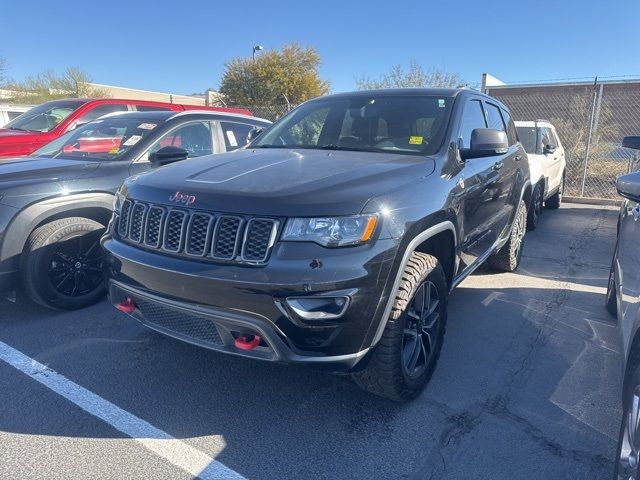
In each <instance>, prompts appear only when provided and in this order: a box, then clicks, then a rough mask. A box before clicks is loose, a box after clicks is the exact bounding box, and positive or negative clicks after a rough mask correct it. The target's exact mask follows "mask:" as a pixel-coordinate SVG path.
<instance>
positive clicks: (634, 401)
mask: <svg viewBox="0 0 640 480" xmlns="http://www.w3.org/2000/svg"><path fill="white" fill-rule="evenodd" d="M623 395H624V397H623V413H622V422H621V425H620V434H619V435H618V448H617V450H616V451H617V454H616V466H615V471H614V473H613V479H614V480H639V479H640V422H639V421H638V419H639V418H640V367H638V366H636V367H633V371H632V372H630V379H629V382H628V386H627V388H626V389H625V392H624V394H623Z"/></svg>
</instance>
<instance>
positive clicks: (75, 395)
mask: <svg viewBox="0 0 640 480" xmlns="http://www.w3.org/2000/svg"><path fill="white" fill-rule="evenodd" d="M0 360H3V361H4V362H6V363H8V364H9V365H11V366H12V367H14V368H16V369H18V370H20V371H21V372H22V373H24V374H26V375H28V376H29V377H31V378H32V379H34V380H35V381H37V382H39V383H41V384H42V385H44V386H45V387H47V388H49V389H51V390H53V391H54V392H56V393H57V394H58V395H62V396H63V397H64V398H66V399H67V400H69V401H70V402H72V403H75V404H76V405H77V406H79V407H80V408H81V409H83V410H84V411H86V412H88V413H90V414H91V415H93V416H95V417H98V418H99V419H101V420H103V421H104V422H106V423H108V424H109V425H111V426H112V427H113V428H115V429H116V430H118V431H120V432H122V433H124V434H125V435H127V436H129V437H131V438H132V439H133V440H135V441H136V442H138V443H140V444H141V445H142V446H143V447H144V448H146V449H147V450H149V451H151V452H153V453H154V454H156V455H158V456H160V457H162V458H164V459H165V460H167V461H169V462H170V463H172V464H173V465H175V466H176V467H178V468H181V469H182V470H184V471H186V472H188V473H190V474H192V475H194V476H195V477H198V478H201V479H202V480H212V479H224V480H232V479H233V480H243V479H244V477H243V476H242V475H240V474H239V473H238V472H235V471H233V470H231V469H230V468H228V467H226V466H224V465H223V464H222V463H220V462H218V461H216V460H214V459H213V458H211V457H210V456H209V455H207V454H205V453H203V452H201V451H200V450H198V449H196V448H193V447H191V446H190V445H188V444H186V443H185V442H183V441H181V440H178V439H176V438H173V437H172V436H171V435H169V434H168V433H166V432H164V431H162V430H160V429H159V428H156V427H154V426H153V425H151V424H150V423H149V422H146V421H145V420H142V419H141V418H139V417H136V416H135V415H133V414H132V413H129V412H127V411H125V410H123V409H121V408H120V407H118V406H117V405H114V404H113V403H111V402H109V401H108V400H105V399H104V398H102V397H100V396H99V395H96V394H95V393H93V392H90V391H89V390H87V389H86V388H84V387H81V386H80V385H78V384H77V383H74V382H72V381H71V380H69V379H68V378H66V377H65V376H64V375H61V374H59V373H58V372H56V371H54V370H51V369H50V368H48V367H47V366H46V365H43V364H42V363H40V362H38V361H36V360H34V359H32V358H30V357H28V356H27V355H25V354H23V353H21V352H19V351H18V350H16V349H15V348H12V347H10V346H9V345H7V344H6V343H3V342H0Z"/></svg>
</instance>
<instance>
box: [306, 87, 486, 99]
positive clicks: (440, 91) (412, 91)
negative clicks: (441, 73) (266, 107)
mask: <svg viewBox="0 0 640 480" xmlns="http://www.w3.org/2000/svg"><path fill="white" fill-rule="evenodd" d="M464 91H468V90H467V89H464V88H382V89H378V90H357V91H355V92H343V93H334V94H332V95H326V96H324V97H318V98H343V97H368V96H372V95H377V96H383V95H387V96H396V95H397V96H402V95H436V96H440V97H455V96H456V95H458V94H459V93H460V92H464ZM478 93H479V92H478Z"/></svg>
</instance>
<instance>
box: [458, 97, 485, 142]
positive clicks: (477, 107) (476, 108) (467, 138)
mask: <svg viewBox="0 0 640 480" xmlns="http://www.w3.org/2000/svg"><path fill="white" fill-rule="evenodd" d="M475 128H487V123H486V121H485V118H484V111H483V110H482V104H481V103H480V100H470V101H469V102H468V103H467V104H466V105H465V107H464V111H463V112H462V121H461V122H460V138H461V139H462V148H471V132H473V130H474V129H475Z"/></svg>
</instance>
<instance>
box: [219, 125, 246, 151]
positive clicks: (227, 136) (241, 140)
mask: <svg viewBox="0 0 640 480" xmlns="http://www.w3.org/2000/svg"><path fill="white" fill-rule="evenodd" d="M220 127H221V128H222V136H223V137H224V145H225V147H226V149H227V152H231V151H232V150H236V149H238V148H241V147H244V146H245V145H246V144H247V136H248V135H249V132H250V131H251V129H253V127H254V126H253V125H249V124H247V123H236V122H220Z"/></svg>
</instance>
